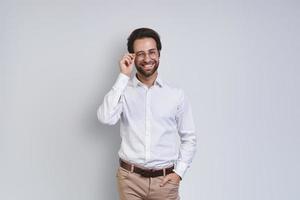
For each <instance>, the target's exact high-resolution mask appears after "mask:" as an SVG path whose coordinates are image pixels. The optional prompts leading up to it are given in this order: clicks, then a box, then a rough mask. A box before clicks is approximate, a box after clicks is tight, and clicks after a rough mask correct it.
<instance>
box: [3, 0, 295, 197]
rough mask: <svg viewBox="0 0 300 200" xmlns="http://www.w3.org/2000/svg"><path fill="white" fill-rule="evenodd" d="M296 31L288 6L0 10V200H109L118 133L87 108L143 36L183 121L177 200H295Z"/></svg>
mask: <svg viewBox="0 0 300 200" xmlns="http://www.w3.org/2000/svg"><path fill="white" fill-rule="evenodd" d="M299 22H300V3H299V1H296V0H295V1H292V0H281V1H280V0H274V1H232V0H229V1H215V0H207V1H179V0H172V1H171V0H163V1H156V0H153V1H141V0H139V1H136V0H127V1H126V0H124V1H121V0H120V1H117V0H111V1H96V0H95V1H91V0H85V1H83V0H82V1H80V0H77V1H71V0H70V1H67V0H62V1H55V0H53V1H50V0H49V1H43V0H41V1H38V0H36V1H34V0H31V1H30V0H28V1H15V0H1V1H0V25H1V29H0V34H1V35H0V43H1V45H0V67H1V68H0V70H1V71H0V89H1V93H0V94H1V98H0V101H1V102H0V105H1V107H0V109H1V111H0V113H1V115H0V117H1V124H0V125H1V126H0V132H1V134H0V199H3V200H41V199H43V200H53V199H55V200H99V199H117V197H118V195H117V190H116V180H115V171H116V168H117V151H118V148H119V144H120V137H119V133H118V129H119V127H118V126H114V127H109V126H105V125H101V124H100V123H99V122H98V121H97V119H96V109H97V107H98V106H99V104H100V103H101V102H102V99H103V97H104V95H105V94H106V93H107V92H108V91H109V89H110V88H111V86H112V84H113V83H114V81H115V79H116V78H117V75H118V73H119V69H118V61H119V59H120V57H121V56H122V55H123V54H124V53H125V52H126V39H127V36H128V34H129V33H130V32H131V31H132V30H133V29H134V28H138V27H141V26H146V27H152V28H154V29H156V30H157V31H158V32H159V33H160V35H161V38H162V42H163V49H162V58H161V65H160V68H159V73H160V74H161V75H162V77H163V79H164V80H166V81H167V82H169V83H170V84H173V85H175V86H179V87H181V88H183V89H184V90H185V92H186V94H187V95H188V96H189V98H190V100H191V104H192V107H193V110H194V117H195V122H196V126H197V131H198V132H197V134H198V138H199V145H198V152H197V154H196V157H195V159H194V163H193V165H192V167H191V168H190V170H189V171H188V173H187V174H186V177H185V179H184V181H183V182H182V184H181V189H180V190H181V196H182V199H189V200H196V199H197V200H202V199H203V200H298V199H299V198H300V194H299V191H298V189H299V180H300V173H299V169H300V161H299V150H300V147H299V145H300V137H299V131H300V125H299V124H300V123H299V121H300V120H299V119H300V109H299V102H300V94H299V91H300V81H299V75H300V70H299V64H300V61H299V47H300V46H299V45H300V41H299V35H300V30H299V27H300V26H299V25H300V23H299Z"/></svg>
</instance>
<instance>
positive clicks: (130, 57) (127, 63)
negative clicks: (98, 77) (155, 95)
mask: <svg viewBox="0 0 300 200" xmlns="http://www.w3.org/2000/svg"><path fill="white" fill-rule="evenodd" d="M134 59H135V54H133V53H127V54H125V55H124V56H123V58H122V59H121V60H120V70H121V73H123V74H125V75H127V76H129V77H130V75H131V72H132V69H133V64H134Z"/></svg>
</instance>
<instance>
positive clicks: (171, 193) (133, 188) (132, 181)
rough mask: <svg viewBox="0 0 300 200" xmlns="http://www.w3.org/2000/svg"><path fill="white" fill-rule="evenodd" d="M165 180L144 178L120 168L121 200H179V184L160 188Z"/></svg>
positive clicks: (118, 177)
mask: <svg viewBox="0 0 300 200" xmlns="http://www.w3.org/2000/svg"><path fill="white" fill-rule="evenodd" d="M163 178H164V176H159V177H155V178H151V177H150V178H147V177H142V176H141V175H139V174H136V173H133V172H130V171H128V170H126V169H124V168H122V167H119V168H118V172H117V182H118V190H119V195H120V200H179V199H180V198H179V194H178V189H179V184H178V183H173V182H170V181H169V182H167V183H166V184H165V185H164V186H162V187H160V183H161V182H162V180H163Z"/></svg>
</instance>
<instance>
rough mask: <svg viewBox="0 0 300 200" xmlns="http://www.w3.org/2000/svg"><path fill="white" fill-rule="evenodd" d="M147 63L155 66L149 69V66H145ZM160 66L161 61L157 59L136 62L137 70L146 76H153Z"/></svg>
mask: <svg viewBox="0 0 300 200" xmlns="http://www.w3.org/2000/svg"><path fill="white" fill-rule="evenodd" d="M145 65H153V67H152V68H150V69H147V68H144V66H145ZM158 66H159V61H157V60H151V61H149V62H141V63H135V67H136V70H137V71H138V72H139V73H140V74H141V75H143V76H144V77H146V78H148V77H150V76H152V75H153V74H154V73H155V72H156V71H157V69H158Z"/></svg>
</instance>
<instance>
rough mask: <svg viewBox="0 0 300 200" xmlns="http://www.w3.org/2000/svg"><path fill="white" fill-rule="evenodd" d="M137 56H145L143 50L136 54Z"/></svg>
mask: <svg viewBox="0 0 300 200" xmlns="http://www.w3.org/2000/svg"><path fill="white" fill-rule="evenodd" d="M136 56H139V57H140V56H144V53H143V52H139V53H137V54H136Z"/></svg>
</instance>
